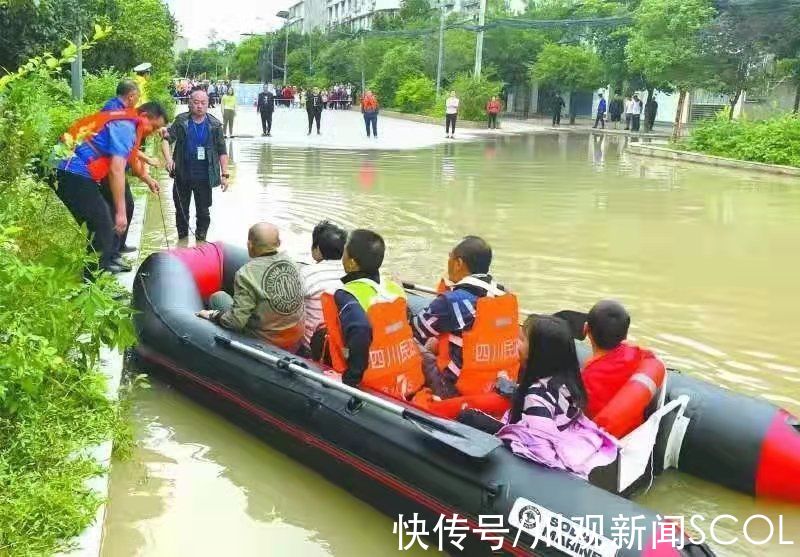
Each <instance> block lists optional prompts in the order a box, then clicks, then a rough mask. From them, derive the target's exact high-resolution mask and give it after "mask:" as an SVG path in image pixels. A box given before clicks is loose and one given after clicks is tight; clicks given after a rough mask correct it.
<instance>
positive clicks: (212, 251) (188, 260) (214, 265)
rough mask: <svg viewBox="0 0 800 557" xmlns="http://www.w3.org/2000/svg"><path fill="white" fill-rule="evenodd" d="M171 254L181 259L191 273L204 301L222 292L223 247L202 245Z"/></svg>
mask: <svg viewBox="0 0 800 557" xmlns="http://www.w3.org/2000/svg"><path fill="white" fill-rule="evenodd" d="M169 254H170V255H173V256H175V257H177V258H178V259H180V260H181V262H183V264H184V265H186V267H187V268H188V269H189V271H191V273H192V276H193V277H194V283H195V284H196V285H197V289H198V290H199V291H200V296H202V298H203V300H208V297H209V296H211V295H212V294H213V293H214V292H218V291H220V290H222V265H223V253H222V245H220V244H216V243H215V244H201V245H199V246H195V247H193V248H178V249H174V250H171V251H170V252H169Z"/></svg>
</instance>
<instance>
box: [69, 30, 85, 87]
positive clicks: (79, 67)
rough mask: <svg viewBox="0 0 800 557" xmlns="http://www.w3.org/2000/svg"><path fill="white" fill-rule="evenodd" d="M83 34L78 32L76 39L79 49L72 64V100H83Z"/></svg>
mask: <svg viewBox="0 0 800 557" xmlns="http://www.w3.org/2000/svg"><path fill="white" fill-rule="evenodd" d="M81 43H82V39H81V32H80V31H78V34H77V36H76V37H75V46H77V47H78V54H77V56H75V60H74V61H73V62H72V80H71V82H72V98H74V99H77V100H79V101H80V100H83V50H82V49H81Z"/></svg>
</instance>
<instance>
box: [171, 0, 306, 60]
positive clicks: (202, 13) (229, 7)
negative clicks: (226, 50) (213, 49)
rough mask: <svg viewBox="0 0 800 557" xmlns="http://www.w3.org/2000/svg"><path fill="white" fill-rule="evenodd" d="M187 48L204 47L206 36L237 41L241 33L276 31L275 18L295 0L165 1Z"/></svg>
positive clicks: (277, 24) (278, 19)
mask: <svg viewBox="0 0 800 557" xmlns="http://www.w3.org/2000/svg"><path fill="white" fill-rule="evenodd" d="M166 1H167V5H168V6H169V7H170V9H171V10H172V13H173V14H174V15H175V18H176V19H177V20H178V24H179V25H180V34H181V35H183V36H184V37H186V38H187V39H188V40H189V47H190V48H201V47H203V46H206V44H208V36H209V34H210V33H211V32H212V31H216V32H217V37H218V38H219V39H227V40H229V41H238V40H240V39H241V34H242V33H264V32H265V31H269V30H271V29H277V28H280V27H281V26H282V25H283V20H282V19H280V18H278V17H275V14H276V13H278V12H279V11H280V10H285V9H286V8H288V7H289V6H291V5H292V4H295V3H296V2H297V1H298V0H166Z"/></svg>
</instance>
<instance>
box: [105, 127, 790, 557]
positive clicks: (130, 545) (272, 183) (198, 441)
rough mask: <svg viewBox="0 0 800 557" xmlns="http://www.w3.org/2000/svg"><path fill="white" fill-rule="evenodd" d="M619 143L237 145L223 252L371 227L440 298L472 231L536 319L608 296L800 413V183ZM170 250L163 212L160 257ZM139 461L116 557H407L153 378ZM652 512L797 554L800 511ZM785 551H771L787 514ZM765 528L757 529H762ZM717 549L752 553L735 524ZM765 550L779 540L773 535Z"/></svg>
mask: <svg viewBox="0 0 800 557" xmlns="http://www.w3.org/2000/svg"><path fill="white" fill-rule="evenodd" d="M625 141H626V140H625V139H623V138H616V137H605V138H604V137H602V136H582V135H577V134H567V133H562V134H541V135H529V136H523V137H504V138H499V139H496V140H487V141H480V142H475V143H449V144H445V145H442V146H439V147H436V148H432V149H425V150H418V151H392V152H389V151H378V150H374V151H349V150H319V149H299V148H292V149H287V148H280V147H271V146H269V145H266V144H264V143H262V142H260V141H257V140H241V141H237V142H235V143H233V144H232V148H233V158H234V161H235V169H234V173H235V184H236V185H235V187H234V188H233V189H232V190H231V191H229V192H227V193H224V194H220V192H216V194H215V200H214V207H212V218H213V224H212V229H211V231H210V233H209V237H210V238H212V239H222V240H225V241H229V242H232V243H236V244H239V245H244V242H245V238H246V231H247V228H248V227H249V226H250V224H252V223H253V222H256V221H258V220H270V221H272V222H275V223H276V224H278V225H280V227H281V231H282V232H281V233H282V238H283V243H284V247H286V248H287V249H288V250H289V251H290V252H292V253H294V254H295V255H296V256H297V257H299V258H304V257H307V256H308V251H309V249H310V245H309V244H310V231H311V229H312V227H313V226H314V224H315V223H316V222H318V221H319V220H321V219H323V218H328V219H331V220H334V221H336V222H338V223H340V224H342V225H345V226H346V227H349V228H352V227H371V228H375V229H376V230H378V231H379V232H380V233H381V234H382V235H383V236H384V237H385V239H386V242H387V258H386V263H385V268H386V269H387V270H389V271H391V273H392V274H394V275H395V276H397V277H402V278H404V279H407V280H413V281H417V282H419V283H423V284H434V282H435V280H436V279H437V277H439V276H441V274H442V273H444V272H445V270H446V259H447V253H448V251H449V250H450V248H451V247H452V246H453V245H454V244H455V243H456V242H457V241H458V239H460V237H462V236H463V235H465V234H478V235H481V236H483V237H484V238H486V239H487V240H489V241H490V243H491V244H492V247H493V250H494V254H495V255H494V263H493V266H492V267H493V274H494V275H495V276H496V277H497V278H498V280H500V281H501V282H503V283H504V284H506V285H508V286H509V287H510V288H511V289H512V290H514V291H515V292H517V293H518V294H519V295H520V305H521V307H524V308H529V309H531V310H535V311H541V312H544V311H557V310H560V309H565V308H573V309H578V310H587V309H588V308H589V307H590V306H591V305H592V303H594V302H595V301H596V300H597V299H599V298H602V297H615V298H617V299H619V300H621V301H622V302H623V303H624V304H625V305H626V306H627V307H628V309H629V310H630V313H631V315H632V319H633V322H632V326H631V337H632V339H633V340H634V341H636V342H638V343H640V344H642V345H644V346H647V347H649V348H651V349H653V350H655V351H656V352H658V354H659V355H660V356H661V357H662V358H663V359H664V360H665V361H666V362H667V364H668V365H669V366H671V367H675V368H678V369H681V370H683V371H685V372H688V373H691V374H695V375H697V376H699V377H702V378H704V379H706V380H709V381H713V382H716V383H719V384H722V385H724V386H726V387H729V388H732V389H734V390H737V391H741V392H745V393H748V394H751V395H758V396H762V397H765V398H767V399H769V400H770V401H772V402H774V403H775V404H778V405H780V406H783V407H785V408H787V409H788V410H789V411H791V412H794V413H796V414H797V413H800V363H798V362H800V342H798V333H797V316H798V315H800V297H798V296H797V294H796V288H797V278H796V276H797V272H798V268H799V267H800V264H798V260H797V256H796V253H797V246H798V241H800V181H798V180H791V179H783V178H778V177H774V176H769V175H759V174H744V173H738V172H734V171H728V170H721V169H712V168H706V167H703V166H699V165H679V164H676V163H672V162H664V161H659V160H656V159H648V158H635V157H632V156H627V155H625V154H624V153H623V148H624V142H625ZM167 199H168V196H164V207H163V209H164V212H165V215H166V217H165V218H166V224H167V238H166V239H165V235H164V231H163V228H162V217H161V212H160V211H159V206H158V204H157V203H154V202H153V203H150V205H149V210H148V217H147V224H146V236H145V243H146V245H147V248H148V249H150V250H152V249H158V248H160V247H162V246H163V245H165V244H166V242H169V244H170V245H174V243H175V241H176V234H175V231H174V227H173V226H172V224H171V223H172V222H173V217H172V214H173V211H172V208H171V203H169V202H167ZM135 417H136V422H137V428H138V437H139V439H140V441H141V447H140V448H139V449H138V450H137V452H136V454H135V455H134V458H133V460H132V461H130V462H127V463H122V464H115V465H114V468H113V472H112V494H111V505H110V510H109V512H110V514H109V517H108V519H107V523H106V537H105V539H106V542H105V544H104V552H103V553H104V555H106V556H112V555H113V556H116V555H178V554H192V555H196V556H200V555H202V556H206V555H209V556H210V555H220V554H223V553H225V554H227V553H233V554H236V555H265V554H269V555H278V556H283V555H286V556H289V555H296V554H299V553H304V554H306V555H309V556H310V555H336V556H347V557H350V556H356V557H358V556H367V555H384V554H389V553H392V552H394V551H396V550H395V549H394V548H396V546H397V541H396V538H395V536H394V535H393V534H392V520H391V519H389V518H387V517H384V516H382V515H380V514H379V513H378V512H377V511H375V510H373V509H372V508H371V507H369V506H367V505H365V504H364V503H362V502H360V501H359V500H357V499H354V498H353V497H351V496H350V495H349V494H347V493H346V492H344V491H342V490H340V489H339V488H337V487H336V486H333V485H331V484H330V483H328V482H327V481H326V480H325V479H323V478H321V477H320V476H318V475H316V474H315V473H312V472H310V471H308V470H307V469H305V468H303V467H302V466H300V465H298V464H297V463H295V462H293V461H292V460H290V459H288V458H286V457H285V456H283V455H282V454H280V453H277V452H275V451H273V450H272V449H271V448H269V447H267V446H266V445H265V444H263V443H262V442H260V441H258V440H257V439H255V438H254V437H251V436H250V435H249V434H247V433H245V432H243V431H242V430H240V429H239V428H237V427H236V426H234V425H231V424H230V423H228V422H227V421H225V420H223V419H221V418H219V417H217V416H216V415H215V414H213V413H212V412H209V411H207V410H205V409H204V408H202V407H199V406H198V405H196V404H195V403H193V402H191V401H190V400H188V399H187V398H185V397H183V396H182V395H180V394H179V393H176V392H174V391H173V390H172V389H170V388H169V387H166V386H164V385H162V384H160V383H157V382H154V384H153V388H151V389H149V390H145V391H141V392H139V394H138V395H137V401H136V416H135ZM639 500H640V501H641V502H642V503H643V504H645V505H647V506H649V507H651V508H653V509H655V510H657V511H659V512H661V513H662V514H682V515H685V516H687V517H688V516H690V515H692V514H695V513H698V514H702V515H704V516H705V517H706V522H705V526H708V523H709V522H710V520H711V519H712V518H714V517H715V516H717V515H720V514H730V515H734V516H735V517H737V518H739V519H740V520H741V521H742V522H743V521H744V520H745V519H746V518H747V517H749V516H751V515H753V514H764V515H766V516H768V517H770V518H771V519H773V521H774V524H775V528H776V532H775V535H774V537H773V539H772V541H771V542H769V543H768V544H766V545H765V546H754V545H751V544H749V543H746V542H744V541H743V540H742V542H741V543H738V544H734V545H731V546H725V547H722V546H720V545H716V549H717V550H718V551H719V554H720V555H759V554H762V553H764V552H766V553H767V554H768V555H779V556H782V555H786V556H788V555H797V554H798V551H800V510H798V509H796V508H795V509H790V508H787V507H781V506H778V505H774V504H769V503H764V502H758V503H757V502H755V501H753V500H752V499H751V498H749V497H745V496H741V495H738V494H735V493H733V492H730V491H728V490H725V489H722V488H719V487H717V486H714V485H711V484H707V483H704V482H701V481H699V480H695V479H693V478H691V477H688V476H685V475H682V474H677V473H668V474H667V475H665V476H664V477H662V478H659V479H658V480H656V482H655V485H654V486H653V488H652V489H651V491H650V492H649V493H648V494H646V495H643V496H641V497H640V498H639ZM779 515H782V516H783V531H784V536H783V539H784V540H793V541H794V542H795V545H794V546H791V545H779V544H778V532H777V527H778V518H779ZM762 526H763V527H762ZM717 533H718V534H719V536H720V537H722V538H723V539H730V538H733V537H736V536H738V537H739V538H742V525H741V522H740V524H739V525H738V528H737V527H736V526H735V525H734V524H733V522H732V521H731V520H727V521H725V522H722V523H720V525H719V526H718V528H717ZM749 533H750V535H751V537H752V538H765V537H767V534H768V533H769V532H768V529H767V528H766V526H765V524H764V523H763V521H759V522H758V523H755V522H754V523H753V524H752V527H751V528H750V530H749Z"/></svg>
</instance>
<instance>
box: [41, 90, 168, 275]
mask: <svg viewBox="0 0 800 557" xmlns="http://www.w3.org/2000/svg"><path fill="white" fill-rule="evenodd" d="M166 121H167V113H166V111H165V110H164V108H163V107H162V106H161V105H160V104H158V103H154V102H153V103H145V104H143V105H141V106H140V107H139V108H138V109H136V110H132V109H126V110H110V111H105V112H98V113H96V114H92V115H90V116H87V117H84V118H81V119H80V120H78V121H77V122H75V123H74V124H73V125H72V127H70V129H69V131H68V133H67V134H66V135H68V136H69V138H67V137H66V136H65V138H64V140H63V141H64V142H65V144H67V145H72V144H75V148H74V149H73V150H72V151H71V152H70V153H69V154H68V155H66V156H65V157H64V158H63V159H62V160H60V161H58V163H57V165H56V179H57V182H58V188H57V190H56V195H57V196H58V197H59V199H61V201H62V202H63V203H64V205H66V207H67V209H69V211H70V213H71V214H72V216H73V217H74V218H75V220H76V221H78V223H79V224H83V223H84V222H85V223H86V226H87V229H88V233H89V242H90V245H91V248H93V250H94V251H95V252H96V253H97V254H98V255H99V265H98V266H99V269H100V270H104V271H108V272H111V273H118V272H122V271H123V268H122V267H120V266H118V265H115V264H114V262H113V258H114V255H115V243H116V240H115V234H121V233H122V232H124V230H125V229H126V227H127V226H128V219H127V214H126V204H125V167H126V165H128V164H130V166H131V169H132V170H133V172H134V174H136V175H137V176H138V175H141V174H142V162H141V161H140V160H139V158H138V156H137V155H136V153H137V151H138V149H139V145H140V144H141V142H142V140H143V139H144V138H145V137H147V136H148V135H150V134H151V133H153V132H154V131H156V130H158V129H159V128H161V127H163V126H164V125H165V124H166ZM106 178H107V179H108V184H109V188H110V190H111V196H112V199H113V202H114V203H113V205H114V209H113V211H112V210H111V209H110V207H109V205H108V204H107V203H106V201H105V200H104V199H103V196H102V194H101V192H100V183H101V182H102V181H103V180H104V179H106ZM86 271H87V277H91V271H92V269H87V270H86Z"/></svg>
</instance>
